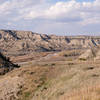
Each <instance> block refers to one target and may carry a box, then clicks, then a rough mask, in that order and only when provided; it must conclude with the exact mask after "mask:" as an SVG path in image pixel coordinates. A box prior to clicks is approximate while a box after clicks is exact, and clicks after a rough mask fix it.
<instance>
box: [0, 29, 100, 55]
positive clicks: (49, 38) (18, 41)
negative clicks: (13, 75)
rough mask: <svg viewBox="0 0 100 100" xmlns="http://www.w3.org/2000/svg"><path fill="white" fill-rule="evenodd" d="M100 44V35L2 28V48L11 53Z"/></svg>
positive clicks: (0, 46) (56, 49) (0, 43)
mask: <svg viewBox="0 0 100 100" xmlns="http://www.w3.org/2000/svg"><path fill="white" fill-rule="evenodd" d="M99 45H100V37H92V36H56V35H46V34H37V33H33V32H30V31H16V30H0V50H1V51H3V52H4V53H6V54H9V55H24V54H28V53H30V52H33V51H37V52H42V51H61V50H65V49H75V48H76V49H80V48H89V47H91V46H92V47H96V46H99Z"/></svg>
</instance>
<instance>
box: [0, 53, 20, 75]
mask: <svg viewBox="0 0 100 100" xmlns="http://www.w3.org/2000/svg"><path fill="white" fill-rule="evenodd" d="M14 68H19V66H18V65H15V64H13V63H12V62H11V61H10V60H9V58H6V57H5V56H4V55H3V54H2V53H0V75H4V74H5V73H7V72H9V71H11V70H13V69H14Z"/></svg>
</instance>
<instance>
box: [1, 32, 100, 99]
mask: <svg viewBox="0 0 100 100" xmlns="http://www.w3.org/2000/svg"><path fill="white" fill-rule="evenodd" d="M0 50H1V53H0V100H100V85H99V84H100V37H98V36H56V35H46V34H38V33H33V32H29V31H15V30H0ZM9 57H10V58H9ZM14 63H16V64H14ZM18 65H20V66H18Z"/></svg>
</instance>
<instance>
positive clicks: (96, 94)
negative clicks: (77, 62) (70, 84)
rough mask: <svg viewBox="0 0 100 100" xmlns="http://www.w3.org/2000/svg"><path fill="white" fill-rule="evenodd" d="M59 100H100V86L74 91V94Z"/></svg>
mask: <svg viewBox="0 0 100 100" xmlns="http://www.w3.org/2000/svg"><path fill="white" fill-rule="evenodd" d="M59 100H100V84H96V85H94V86H89V87H83V88H82V89H78V90H73V91H72V93H69V94H67V95H64V96H62V97H60V98H59Z"/></svg>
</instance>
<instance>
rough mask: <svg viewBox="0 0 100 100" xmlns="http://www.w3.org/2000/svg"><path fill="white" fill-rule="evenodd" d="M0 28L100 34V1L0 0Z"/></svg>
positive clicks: (49, 32)
mask: <svg viewBox="0 0 100 100" xmlns="http://www.w3.org/2000/svg"><path fill="white" fill-rule="evenodd" d="M0 29H15V30H29V31H33V32H38V33H47V34H56V35H100V0H0Z"/></svg>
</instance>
